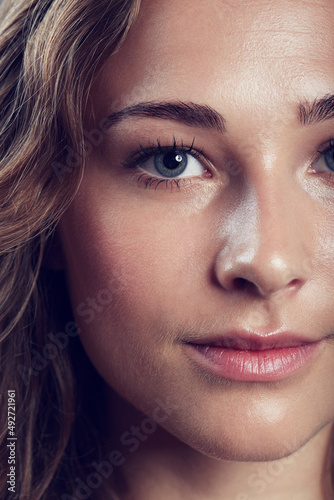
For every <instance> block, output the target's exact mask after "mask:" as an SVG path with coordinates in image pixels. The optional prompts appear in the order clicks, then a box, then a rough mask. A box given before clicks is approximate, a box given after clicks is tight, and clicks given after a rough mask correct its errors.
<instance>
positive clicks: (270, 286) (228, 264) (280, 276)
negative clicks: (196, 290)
mask: <svg viewBox="0 0 334 500" xmlns="http://www.w3.org/2000/svg"><path fill="white" fill-rule="evenodd" d="M265 252H266V250H265V249H263V251H262V252H252V251H251V250H248V251H244V252H240V253H238V252H226V251H225V252H222V253H221V254H220V256H219V257H218V259H217V262H216V269H215V274H216V277H217V279H218V281H219V283H220V285H221V286H222V287H223V288H224V289H225V290H228V291H231V292H232V291H244V292H248V293H252V294H256V295H259V296H261V297H266V298H267V297H270V296H272V295H274V294H275V293H277V292H278V291H280V290H282V289H286V290H297V289H298V288H300V287H301V286H302V285H303V283H305V281H306V280H307V278H308V275H309V271H310V266H309V265H308V264H307V263H306V261H305V260H299V259H296V260H294V259H293V258H292V256H291V255H288V254H286V255H285V257H284V256H283V255H282V254H283V252H281V254H279V253H277V252H275V251H273V252H270V250H269V251H268V249H267V255H265Z"/></svg>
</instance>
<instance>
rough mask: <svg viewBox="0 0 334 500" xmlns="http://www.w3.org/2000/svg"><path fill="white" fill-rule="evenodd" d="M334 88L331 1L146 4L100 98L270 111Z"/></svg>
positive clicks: (108, 69)
mask: <svg viewBox="0 0 334 500" xmlns="http://www.w3.org/2000/svg"><path fill="white" fill-rule="evenodd" d="M333 86H334V2H333V0H318V1H313V0H247V1H245V0H226V1H224V0H209V1H207V2H203V1H200V0H169V1H166V0H154V1H153V0H143V2H142V5H141V9H140V14H139V17H138V20H137V22H136V24H135V25H134V27H133V28H132V29H131V31H130V33H129V36H128V38H127V40H126V42H125V44H124V45H123V47H122V48H121V49H120V51H119V52H118V53H117V54H116V55H114V56H112V57H111V58H110V59H109V60H108V62H107V63H106V65H105V67H104V69H103V71H102V74H101V77H100V78H99V79H98V82H97V87H98V93H97V94H95V95H99V96H104V102H103V105H102V106H103V107H104V109H105V105H106V101H107V102H109V103H110V105H113V107H114V108H115V107H116V108H119V109H121V108H122V107H124V106H128V105H131V104H133V103H137V102H140V101H146V100H155V99H158V100H161V99H181V100H185V101H186V100H189V99H190V100H193V101H198V102H208V103H209V104H212V105H213V106H214V107H216V108H217V107H218V108H219V103H221V102H222V99H223V100H224V101H225V104H226V103H227V102H228V103H229V106H234V107H235V106H239V105H244V106H246V107H247V103H248V101H251V100H253V101H254V100H256V101H257V105H258V106H259V107H260V106H261V104H262V105H263V107H264V108H268V105H269V103H270V104H274V103H275V102H277V103H281V102H282V100H283V101H284V100H285V101H286V100H290V99H291V100H292V101H295V100H296V99H297V98H298V100H300V99H301V98H305V99H310V100H312V99H314V98H315V97H316V96H317V95H318V94H322V95H325V94H327V93H330V92H332V91H333ZM294 94H296V95H294ZM115 103H116V104H115ZM95 104H96V105H97V106H99V103H98V102H96V103H95ZM226 106H227V104H226V105H225V106H224V107H225V108H226Z"/></svg>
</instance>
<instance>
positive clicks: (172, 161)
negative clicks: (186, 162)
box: [163, 152, 183, 170]
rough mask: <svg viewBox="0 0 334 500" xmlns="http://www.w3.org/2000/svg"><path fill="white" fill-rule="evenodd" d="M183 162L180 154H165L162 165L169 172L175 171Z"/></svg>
mask: <svg viewBox="0 0 334 500" xmlns="http://www.w3.org/2000/svg"><path fill="white" fill-rule="evenodd" d="M182 161H183V157H182V155H181V154H180V153H174V152H170V153H166V154H165V157H164V160H163V164H164V167H166V168H168V169H169V170H175V169H176V168H178V167H179V166H180V163H181V162H182Z"/></svg>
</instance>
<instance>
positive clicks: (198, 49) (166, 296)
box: [60, 0, 334, 460]
mask: <svg viewBox="0 0 334 500" xmlns="http://www.w3.org/2000/svg"><path fill="white" fill-rule="evenodd" d="M333 90H334V4H333V1H332V0H317V1H315V0H303V1H301V0H298V1H295V0H293V1H292V0H279V1H269V0H251V1H247V2H244V1H241V0H230V1H222V0H210V1H209V2H194V1H193V0H183V1H182V2H180V1H179V0H171V1H169V2H164V1H162V0H158V1H154V2H153V1H150V0H144V2H143V4H142V7H141V11H140V15H139V18H138V21H137V22H136V24H135V26H134V28H133V29H132V30H131V31H130V34H129V36H128V38H127V39H126V42H125V44H124V45H123V47H122V48H121V50H120V51H119V52H118V53H117V54H116V55H114V56H112V57H110V59H109V60H108V61H107V63H106V64H105V66H104V67H103V69H102V71H101V73H100V74H99V75H98V78H97V80H96V83H95V85H94V88H93V90H92V93H91V99H90V107H89V109H87V116H86V122H85V129H86V131H87V134H86V135H87V138H88V139H87V141H88V142H89V141H91V145H92V146H93V151H91V152H90V153H89V154H88V155H87V168H86V171H85V173H84V178H83V182H82V184H81V187H80V189H79V192H78V194H77V196H76V198H75V200H74V202H73V203H72V205H71V207H70V208H69V209H68V211H67V212H66V214H65V216H64V217H63V219H62V221H61V224H60V235H61V240H62V245H63V249H64V254H65V266H66V273H67V277H68V283H69V290H70V295H71V300H72V305H73V310H74V314H75V318H76V321H77V323H78V324H79V327H80V328H81V338H82V342H83V344H84V346H85V349H86V350H87V352H88V354H89V356H90V358H91V360H92V362H93V364H94V365H95V366H96V367H97V369H98V371H99V372H100V373H101V375H102V377H103V378H104V379H105V380H106V382H107V383H108V384H109V385H110V386H111V387H112V388H113V389H115V390H116V391H117V392H119V394H120V395H121V396H123V397H124V398H125V399H126V400H128V401H130V403H132V404H133V405H134V406H135V407H136V408H138V409H139V410H141V411H143V412H144V413H146V414H149V415H150V414H151V413H152V411H153V410H154V408H156V407H157V401H158V400H159V401H165V402H167V403H168V404H169V405H170V408H172V409H173V411H172V412H170V416H169V418H168V419H167V420H166V421H165V422H164V423H163V424H162V425H163V426H164V427H165V428H166V429H167V430H168V431H169V432H170V433H172V434H174V435H175V436H177V437H178V438H180V439H181V440H182V441H184V442H186V443H187V444H189V445H190V446H191V447H193V448H195V449H197V450H199V451H201V452H203V453H207V454H210V455H212V456H216V457H223V458H224V457H225V458H234V459H240V460H256V459H259V458H262V459H273V458H278V457H280V456H282V455H285V454H288V453H290V452H292V451H294V450H295V449H297V448H299V447H300V446H301V445H302V444H304V443H305V442H307V441H308V440H309V439H310V438H311V437H312V436H313V435H314V434H315V433H317V431H319V430H320V429H322V428H323V427H324V426H326V425H327V424H329V423H330V422H331V421H332V420H333V419H334V345H333V340H332V335H333V333H334V308H333V296H334V176H332V170H333V171H334V153H333V151H334V142H333V141H332V146H331V138H332V137H334V98H333V97H332V98H330V94H331V93H333ZM138 104H141V106H138ZM124 108H128V109H127V111H126V112H124V113H123V114H118V113H119V112H120V111H122V110H123V109H124ZM213 110H214V111H213ZM115 113H116V114H115ZM109 115H113V116H112V118H111V119H110V122H109V128H108V129H107V128H106V127H105V128H104V130H103V133H97V132H96V129H97V128H98V127H99V125H100V124H101V123H102V122H103V120H104V119H105V118H106V117H108V116H109ZM94 130H95V132H94ZM90 149H92V148H90ZM325 151H326V153H324V152H325ZM66 175H71V174H69V173H64V176H66ZM63 180H64V182H65V181H66V179H65V178H64V179H63ZM214 341H216V342H218V343H219V344H221V345H220V346H216V347H214V346H213V345H212V342H214ZM318 341H320V342H318ZM301 343H312V344H311V345H308V346H307V347H305V346H304V347H300V344H301ZM194 344H196V345H197V347H196V346H195V345H194ZM199 344H201V346H199ZM298 344H299V347H298ZM233 348H234V349H233ZM259 351H260V352H259ZM310 353H311V355H310Z"/></svg>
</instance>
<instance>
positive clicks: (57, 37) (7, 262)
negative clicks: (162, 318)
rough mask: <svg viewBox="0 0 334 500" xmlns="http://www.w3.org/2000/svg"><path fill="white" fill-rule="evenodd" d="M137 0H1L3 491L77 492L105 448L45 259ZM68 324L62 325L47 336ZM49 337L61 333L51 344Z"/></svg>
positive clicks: (60, 288) (60, 282)
mask: <svg viewBox="0 0 334 500" xmlns="http://www.w3.org/2000/svg"><path fill="white" fill-rule="evenodd" d="M139 3H140V0H3V2H2V3H1V1H0V205H1V208H0V363H1V364H0V385H1V390H0V395H1V400H0V401H1V412H0V435H1V444H0V446H1V448H0V460H1V462H0V472H2V473H1V474H0V497H1V498H2V499H6V498H9V497H10V498H17V499H23V498H25V499H26V498H28V499H33V500H41V499H48V500H50V499H53V498H55V499H56V498H57V499H59V498H61V495H63V494H67V495H73V494H74V491H75V488H76V487H77V483H76V482H75V480H74V478H78V477H81V476H83V474H87V470H88V468H89V464H90V463H91V461H92V458H94V457H97V456H98V453H99V451H98V449H97V447H96V445H95V443H96V440H94V432H95V431H94V430H93V429H95V428H96V432H98V421H97V420H96V419H95V420H94V418H93V416H92V415H91V414H90V411H89V408H90V407H91V406H92V401H91V400H89V392H90V391H89V385H87V387H88V389H87V388H86V394H81V391H80V385H82V384H81V382H82V381H81V380H80V383H78V384H76V380H79V379H80V377H86V381H87V384H89V381H90V383H91V384H93V383H94V384H98V377H97V376H96V378H94V376H95V375H94V373H93V368H92V367H91V366H90V364H89V363H88V362H87V360H86V358H85V354H84V352H83V349H82V348H81V346H80V342H79V341H78V339H77V338H74V337H75V335H76V333H77V332H76V330H75V324H74V323H73V322H71V311H70V306H69V301H68V299H67V297H66V294H65V292H64V290H65V285H64V278H63V277H62V276H61V273H59V272H58V273H57V272H52V271H47V270H45V269H43V260H44V259H45V256H46V254H47V251H48V248H49V247H50V242H51V241H52V238H53V235H54V233H55V228H56V225H57V222H58V221H59V218H60V217H61V215H62V214H63V213H64V211H65V210H66V208H67V207H68V205H69V204H70V202H71V200H72V199H73V197H74V195H75V193H76V190H77V188H78V186H79V183H80V179H81V177H82V172H83V167H84V163H85V162H84V159H85V152H86V146H87V144H85V135H84V129H83V112H84V109H85V106H86V104H87V98H88V94H89V90H90V87H91V85H92V82H93V79H94V76H95V75H96V73H97V71H98V70H99V68H100V67H101V66H102V64H103V62H104V61H105V59H106V57H108V56H110V55H111V54H113V53H115V52H116V51H117V50H118V49H119V47H120V45H121V44H122V42H123V41H124V39H125V37H126V35H127V33H128V31H129V29H130V27H131V26H132V24H133V23H134V21H135V19H136V16H137V14H138V10H139ZM69 151H75V152H76V157H77V158H79V159H80V161H79V162H77V164H76V165H75V168H72V169H71V173H70V174H68V175H66V176H59V175H57V173H59V165H61V166H63V167H64V165H65V166H66V161H68V152H69ZM66 158H67V159H66ZM64 168H65V167H64ZM57 169H58V170H57ZM66 321H67V322H66ZM64 328H65V332H66V334H65V335H60V334H59V335H58V336H54V337H52V333H51V332H55V331H57V329H62V332H63V331H64ZM50 338H51V339H53V341H54V343H53V345H51V347H50V345H49V347H48V349H49V350H48V351H46V350H45V349H46V346H47V343H48V342H49V343H50ZM69 340H70V342H69ZM61 342H62V343H63V344H61ZM67 343H68V344H69V345H70V348H67V347H66V348H65V345H66V344H67ZM51 344H52V342H51ZM56 345H58V353H57V355H55V353H54V351H55V346H56ZM52 348H53V350H52ZM46 352H48V356H47V359H46V354H45V353H46ZM89 370H91V371H92V373H90V376H89V377H88V376H87V372H89ZM96 387H97V385H94V389H95V392H96ZM10 390H15V405H16V422H15V426H16V427H15V434H16V436H17V441H16V487H15V495H14V496H13V494H12V493H10V492H9V491H8V483H7V481H8V476H7V473H8V448H7V446H6V443H7V433H8V422H7V402H8V391H10ZM91 392H92V393H94V391H91ZM91 413H92V412H91ZM90 436H91V437H90ZM86 438H87V439H86ZM5 471H7V472H6V473H5ZM65 496H66V495H65ZM68 498H73V497H72V496H69V497H68Z"/></svg>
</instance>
